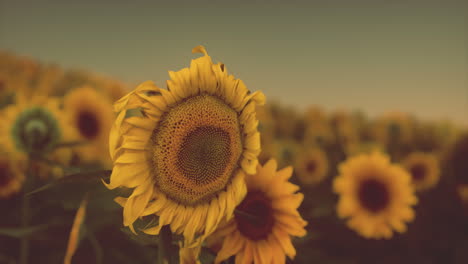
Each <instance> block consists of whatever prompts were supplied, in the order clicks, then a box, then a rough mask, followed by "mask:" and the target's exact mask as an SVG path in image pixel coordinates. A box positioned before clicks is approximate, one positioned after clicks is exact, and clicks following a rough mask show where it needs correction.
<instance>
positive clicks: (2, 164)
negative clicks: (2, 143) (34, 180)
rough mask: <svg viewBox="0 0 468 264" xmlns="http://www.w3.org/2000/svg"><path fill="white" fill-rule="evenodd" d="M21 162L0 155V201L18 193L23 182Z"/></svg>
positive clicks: (3, 154)
mask: <svg viewBox="0 0 468 264" xmlns="http://www.w3.org/2000/svg"><path fill="white" fill-rule="evenodd" d="M22 166H23V164H22V161H21V160H15V159H12V158H11V157H9V156H8V155H7V154H5V153H2V154H0V199H2V198H7V197H9V196H10V195H12V194H14V193H16V192H18V191H19V190H20V189H21V187H22V185H23V182H24V178H25V177H24V173H23V169H22Z"/></svg>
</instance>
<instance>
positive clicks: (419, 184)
mask: <svg viewBox="0 0 468 264" xmlns="http://www.w3.org/2000/svg"><path fill="white" fill-rule="evenodd" d="M402 164H403V166H404V167H405V168H406V170H407V171H408V172H409V173H410V175H411V181H412V183H413V186H414V188H415V190H417V191H422V190H427V189H430V188H432V187H434V186H435V185H436V184H437V182H438V181H439V177H440V169H439V162H438V160H437V158H436V157H435V156H434V155H433V154H429V153H422V152H413V153H411V154H409V155H408V156H407V157H406V158H405V159H404V160H403V162H402Z"/></svg>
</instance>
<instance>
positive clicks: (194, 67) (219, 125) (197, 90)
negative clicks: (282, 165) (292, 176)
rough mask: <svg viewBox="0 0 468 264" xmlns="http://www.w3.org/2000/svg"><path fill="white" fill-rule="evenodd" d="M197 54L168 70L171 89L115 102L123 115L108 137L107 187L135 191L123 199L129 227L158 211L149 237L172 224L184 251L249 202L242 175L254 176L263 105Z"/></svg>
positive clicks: (145, 90) (150, 87)
mask: <svg viewBox="0 0 468 264" xmlns="http://www.w3.org/2000/svg"><path fill="white" fill-rule="evenodd" d="M193 52H201V53H203V54H204V56H203V57H201V58H198V59H195V60H192V63H191V66H190V68H184V69H182V70H180V71H178V72H172V71H170V72H169V75H170V76H171V80H169V81H167V86H168V89H167V90H165V89H160V88H158V87H157V86H156V85H154V84H153V83H152V82H149V81H148V82H145V83H143V84H141V85H140V86H138V87H137V88H136V90H135V91H133V92H131V93H129V94H128V95H126V96H125V97H123V98H122V99H120V100H119V101H117V102H116V103H115V105H114V107H115V110H116V111H117V112H120V113H119V115H118V117H117V120H116V122H115V123H114V126H113V128H112V130H111V134H110V139H109V142H110V153H111V157H112V159H113V162H114V168H113V171H112V175H111V178H110V183H109V184H108V185H107V186H108V187H109V188H111V189H112V188H116V187H119V186H125V187H129V188H135V189H134V191H133V193H132V194H131V195H130V197H129V198H119V199H117V201H118V202H119V203H120V204H121V205H122V206H123V207H124V211H123V214H124V225H125V226H129V227H130V228H131V229H133V226H132V225H133V223H134V221H135V220H136V219H137V218H138V217H140V216H145V215H151V214H156V215H158V216H159V222H158V224H157V226H154V227H150V228H147V229H145V230H144V232H146V233H147V234H152V235H157V234H159V231H160V229H161V227H162V226H164V225H170V228H171V230H172V232H174V233H177V234H183V236H184V238H185V240H184V247H192V246H195V245H199V244H200V243H201V240H202V239H203V237H204V236H206V235H208V234H210V233H212V232H213V231H214V230H215V228H216V227H217V226H218V224H219V222H220V221H221V219H222V218H227V219H230V218H231V217H232V215H233V211H234V208H235V206H236V205H238V204H239V203H240V202H241V201H242V199H243V198H244V196H245V194H246V186H245V182H244V175H245V174H246V173H248V174H255V172H256V167H257V164H258V160H257V156H258V154H259V153H260V134H259V132H258V131H257V124H258V121H257V120H256V114H255V108H256V106H257V105H259V104H263V103H264V101H265V97H264V95H263V93H261V92H253V93H251V92H250V91H249V90H248V89H247V88H246V86H245V85H244V83H243V82H242V81H241V80H237V79H235V78H234V77H233V76H232V75H228V73H227V70H226V67H225V66H224V64H221V63H218V64H213V62H212V61H211V57H210V56H208V54H207V52H206V51H205V49H204V47H202V46H198V47H196V48H194V49H193ZM132 110H133V112H136V114H134V115H129V113H130V112H131V111H132Z"/></svg>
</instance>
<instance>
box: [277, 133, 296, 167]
mask: <svg viewBox="0 0 468 264" xmlns="http://www.w3.org/2000/svg"><path fill="white" fill-rule="evenodd" d="M274 150H275V151H276V153H275V155H274V156H273V157H276V158H277V159H278V163H279V166H280V167H284V166H286V165H287V164H294V163H295V160H296V158H297V154H298V153H299V150H300V146H299V144H298V143H297V142H295V141H294V140H290V139H285V140H277V141H276V142H274Z"/></svg>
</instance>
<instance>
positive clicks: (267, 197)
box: [208, 159, 307, 264]
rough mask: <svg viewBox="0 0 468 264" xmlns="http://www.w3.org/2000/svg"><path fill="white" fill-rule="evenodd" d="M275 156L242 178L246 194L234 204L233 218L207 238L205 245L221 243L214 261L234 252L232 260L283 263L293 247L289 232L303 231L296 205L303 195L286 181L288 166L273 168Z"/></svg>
mask: <svg viewBox="0 0 468 264" xmlns="http://www.w3.org/2000/svg"><path fill="white" fill-rule="evenodd" d="M276 169H277V164H276V161H275V160H273V159H272V160H270V161H268V162H267V163H266V164H265V165H264V166H263V167H262V166H260V165H259V166H258V168H257V173H256V174H254V175H251V176H250V175H249V177H247V178H246V182H247V195H246V196H245V198H244V200H243V201H242V203H241V204H240V205H238V206H237V208H236V211H235V214H234V218H233V219H231V220H229V221H227V222H226V223H224V224H223V225H222V226H220V228H219V229H218V230H217V231H216V232H215V233H213V234H212V235H211V236H210V237H209V238H208V244H209V245H216V244H219V243H221V247H220V250H219V252H218V254H217V256H216V260H215V263H220V262H221V261H223V260H226V259H228V258H229V257H230V256H233V255H235V256H236V263H256V264H261V263H285V262H286V256H288V257H289V258H291V259H293V258H294V257H295V255H296V250H295V248H294V246H293V245H292V243H291V236H297V237H302V236H305V235H306V230H305V229H304V227H305V226H306V225H307V222H306V221H304V219H302V217H301V216H300V214H299V212H298V211H297V208H298V207H299V205H300V204H301V203H302V200H303V198H304V196H303V195H302V193H297V191H298V190H299V187H298V186H297V185H294V184H292V183H290V182H288V180H289V178H290V177H291V175H292V171H293V170H292V167H286V168H284V169H282V170H280V171H276Z"/></svg>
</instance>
